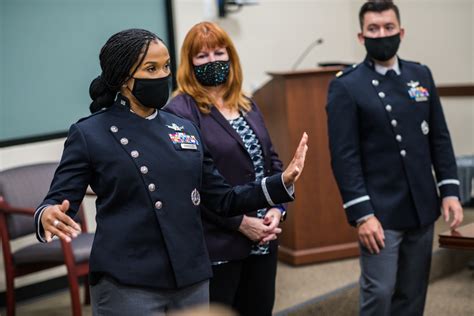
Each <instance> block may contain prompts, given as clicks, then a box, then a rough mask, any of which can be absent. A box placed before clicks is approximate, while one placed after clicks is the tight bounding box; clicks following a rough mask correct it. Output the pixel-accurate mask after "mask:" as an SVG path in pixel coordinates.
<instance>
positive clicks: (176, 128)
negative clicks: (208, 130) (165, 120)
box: [166, 123, 184, 131]
mask: <svg viewBox="0 0 474 316" xmlns="http://www.w3.org/2000/svg"><path fill="white" fill-rule="evenodd" d="M166 127H168V128H171V129H172V130H174V131H182V130H183V129H184V127H183V126H178V125H176V123H173V124H171V125H166Z"/></svg>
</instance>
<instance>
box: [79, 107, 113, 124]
mask: <svg viewBox="0 0 474 316" xmlns="http://www.w3.org/2000/svg"><path fill="white" fill-rule="evenodd" d="M108 109H109V108H106V109H102V110H100V111H97V112H94V113H92V114H90V115H89V116H85V117H83V118H80V119H79V120H78V121H77V123H79V122H82V121H85V120H87V119H90V118H91V117H94V116H96V115H99V114H102V113H105V112H106V111H107V110H108Z"/></svg>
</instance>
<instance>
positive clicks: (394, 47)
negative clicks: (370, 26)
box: [364, 33, 400, 61]
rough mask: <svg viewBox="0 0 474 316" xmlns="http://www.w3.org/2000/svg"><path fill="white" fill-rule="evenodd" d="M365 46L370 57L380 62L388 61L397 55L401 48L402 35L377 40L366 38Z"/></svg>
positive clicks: (377, 38)
mask: <svg viewBox="0 0 474 316" xmlns="http://www.w3.org/2000/svg"><path fill="white" fill-rule="evenodd" d="M364 45H365V49H366V50H367V54H368V55H369V57H371V58H373V59H375V60H379V61H387V60H389V59H390V58H392V57H393V56H395V54H397V51H398V47H399V46H400V33H398V34H395V35H392V36H387V37H376V38H371V37H365V36H364Z"/></svg>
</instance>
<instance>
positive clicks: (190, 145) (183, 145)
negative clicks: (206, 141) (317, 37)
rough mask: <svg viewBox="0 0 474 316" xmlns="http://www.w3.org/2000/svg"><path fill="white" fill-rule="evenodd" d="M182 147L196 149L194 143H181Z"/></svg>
mask: <svg viewBox="0 0 474 316" xmlns="http://www.w3.org/2000/svg"><path fill="white" fill-rule="evenodd" d="M181 148H182V149H193V150H196V149H197V146H196V144H181Z"/></svg>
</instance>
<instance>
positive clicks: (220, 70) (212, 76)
mask: <svg viewBox="0 0 474 316" xmlns="http://www.w3.org/2000/svg"><path fill="white" fill-rule="evenodd" d="M229 70H230V61H211V62H209V63H206V64H203V65H199V66H194V75H195V76H196V79H197V80H198V81H199V83H200V84H202V85H203V86H218V85H221V84H223V83H225V82H226V81H227V78H228V77H229Z"/></svg>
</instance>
